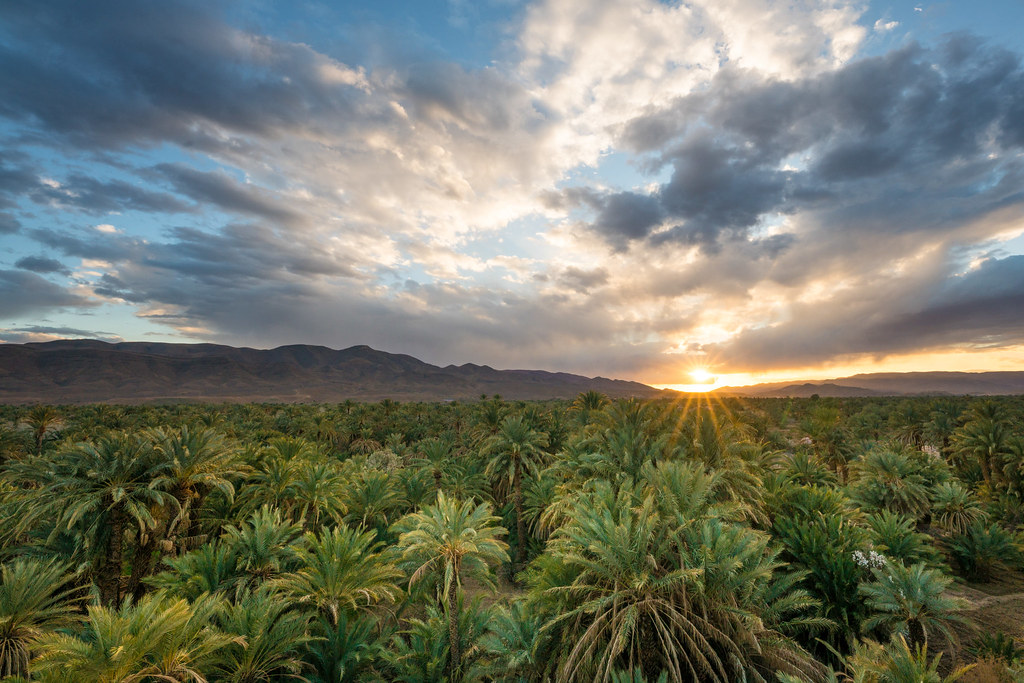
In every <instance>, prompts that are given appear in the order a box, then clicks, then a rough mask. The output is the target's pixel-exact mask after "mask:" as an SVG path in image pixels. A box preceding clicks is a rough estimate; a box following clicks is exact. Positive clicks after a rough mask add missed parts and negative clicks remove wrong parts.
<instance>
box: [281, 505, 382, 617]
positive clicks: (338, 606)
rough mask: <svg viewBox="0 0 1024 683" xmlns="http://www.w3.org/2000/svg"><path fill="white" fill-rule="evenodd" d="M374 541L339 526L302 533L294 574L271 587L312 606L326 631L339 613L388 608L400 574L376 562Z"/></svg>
mask: <svg viewBox="0 0 1024 683" xmlns="http://www.w3.org/2000/svg"><path fill="white" fill-rule="evenodd" d="M375 538H376V534H375V533H374V532H372V531H366V532H361V531H359V530H357V529H350V528H348V527H347V526H344V525H341V526H338V527H335V528H334V529H331V530H327V529H324V530H323V531H322V532H321V534H320V536H316V535H315V534H312V533H309V532H307V533H306V536H305V543H304V545H303V546H301V547H298V548H296V549H295V551H294V552H295V555H296V557H297V559H298V563H299V565H300V568H299V569H298V570H297V571H295V572H291V573H289V574H285V575H284V576H282V577H281V578H280V579H278V580H277V581H276V582H275V585H276V586H277V587H278V588H279V589H280V590H281V591H282V593H284V594H285V595H289V596H292V597H294V598H296V599H297V600H298V601H299V603H300V604H311V605H313V606H315V607H316V609H317V611H318V612H319V613H320V614H322V615H324V617H325V618H326V619H327V620H328V622H329V623H330V624H331V626H332V627H337V626H338V623H339V620H340V619H341V618H342V616H343V614H345V613H349V614H355V613H356V612H358V611H360V610H363V609H365V608H367V607H371V606H373V605H376V604H378V603H390V602H393V601H394V599H395V597H396V596H397V595H398V592H399V590H398V586H397V584H396V583H395V581H396V580H397V579H398V578H400V577H401V576H402V572H401V571H399V570H398V569H397V568H396V567H395V566H394V565H393V564H391V563H390V562H387V561H386V560H385V559H384V558H383V557H382V555H381V553H380V552H379V549H380V544H379V543H377V542H376V541H375Z"/></svg>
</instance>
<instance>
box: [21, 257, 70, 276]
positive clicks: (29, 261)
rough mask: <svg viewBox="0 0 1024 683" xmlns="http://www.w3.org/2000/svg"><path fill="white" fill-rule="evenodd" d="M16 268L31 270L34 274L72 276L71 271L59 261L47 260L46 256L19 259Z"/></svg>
mask: <svg viewBox="0 0 1024 683" xmlns="http://www.w3.org/2000/svg"><path fill="white" fill-rule="evenodd" d="M14 266H15V268H21V269H22V270H30V271H32V272H33V273H43V274H46V273H60V274H62V275H70V274H71V271H70V270H69V269H68V267H67V266H65V265H64V264H63V263H61V262H60V261H58V260H57V259H52V258H47V257H45V256H25V257H24V258H20V259H18V260H17V261H16V262H15V264H14Z"/></svg>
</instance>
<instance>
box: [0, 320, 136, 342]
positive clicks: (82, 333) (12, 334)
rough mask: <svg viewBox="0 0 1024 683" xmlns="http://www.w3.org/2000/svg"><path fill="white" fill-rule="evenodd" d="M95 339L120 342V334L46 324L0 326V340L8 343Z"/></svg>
mask: <svg viewBox="0 0 1024 683" xmlns="http://www.w3.org/2000/svg"><path fill="white" fill-rule="evenodd" d="M69 338H75V339H97V340H99V341H105V342H110V343H117V342H122V341H124V339H122V338H121V337H120V336H118V335H116V334H114V333H112V332H94V331H91V330H80V329H78V328H75V327H53V326H47V325H26V326H24V327H10V328H0V341H4V342H7V343H9V344H26V343H29V342H47V341H54V340H56V339H69Z"/></svg>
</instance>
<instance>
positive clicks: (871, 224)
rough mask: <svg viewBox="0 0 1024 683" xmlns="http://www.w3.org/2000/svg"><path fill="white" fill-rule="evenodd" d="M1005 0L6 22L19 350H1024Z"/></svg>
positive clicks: (707, 355)
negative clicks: (197, 346) (154, 346)
mask: <svg viewBox="0 0 1024 683" xmlns="http://www.w3.org/2000/svg"><path fill="white" fill-rule="evenodd" d="M1021 26H1024V5H1022V3H1021V2H1019V0H1006V1H1004V2H994V1H992V2H982V3H970V4H968V3H956V2H945V3H930V2H922V3H918V4H914V3H903V2H888V3H887V2H872V3H862V2H839V1H835V2H795V3H776V2H768V1H767V0H727V1H723V0H714V1H712V0H702V1H699V2H693V3H687V4H679V3H659V2H629V3H626V2H618V1H612V2H604V1H595V2H586V3H583V2H577V1H575V0H551V1H542V2H531V3H521V2H515V1H514V0H505V1H498V0H495V1H488V2H476V3H473V2H465V1H464V0H452V1H450V2H447V3H445V2H408V3H401V2H375V3H337V4H336V3H326V2H325V3H315V2H303V3H262V2H245V3H243V2H234V3H233V2H229V3H206V2H195V3H185V2H164V3H148V2H147V3H143V2H134V1H133V2H122V3H118V2H91V3H87V4H83V3H80V2H70V1H69V2H56V1H55V2H45V3H40V2H35V1H26V2H20V1H17V0H5V1H4V2H3V3H0V92H2V94H3V96H2V97H0V339H2V340H4V341H7V342H25V341H45V340H48V339H56V338H67V337H90V338H98V339H104V340H117V341H119V340H159V341H183V342H184V341H188V342H195V341H210V342H217V343H224V344H231V345H236V346H239V345H245V346H253V347H257V348H268V347H273V346H278V345H282V344H294V343H305V344H322V345H325V346H330V347H332V348H344V347H347V346H351V345H356V344H367V345H370V346H372V347H374V348H377V349H383V350H386V351H390V352H397V353H408V354H411V355H414V356H416V357H418V358H422V359H423V360H426V361H429V362H431V363H438V364H445V363H465V362H475V363H487V364H490V365H493V366H495V367H505V368H508V367H523V368H538V369H548V370H562V371H569V372H578V373H582V374H587V375H604V376H610V377H621V378H626V379H635V380H639V381H643V382H646V383H650V384H687V383H690V382H692V381H694V380H695V379H697V380H699V379H701V378H694V377H692V376H691V375H690V371H692V370H694V369H696V368H707V369H709V370H710V373H711V374H710V375H709V376H708V377H707V378H705V379H706V381H708V382H711V381H714V380H715V378H718V381H719V382H722V381H733V382H737V383H741V382H744V381H751V380H755V379H758V380H759V379H764V380H772V379H780V378H786V379H788V378H799V377H808V376H812V375H815V376H819V377H821V376H839V375H842V374H851V373H854V372H859V371H879V370H897V371H909V370H939V369H943V370H947V369H948V370H1009V369H1019V368H1021V367H1022V362H1024V316H1022V315H1021V312H1022V311H1024V68H1022V64H1021V51H1022V48H1021V41H1020V37H1019V30H1020V27H1021Z"/></svg>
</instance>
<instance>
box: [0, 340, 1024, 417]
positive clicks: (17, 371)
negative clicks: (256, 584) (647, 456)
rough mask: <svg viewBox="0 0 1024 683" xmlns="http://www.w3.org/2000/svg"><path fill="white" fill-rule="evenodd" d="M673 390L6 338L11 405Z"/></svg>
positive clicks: (803, 391)
mask: <svg viewBox="0 0 1024 683" xmlns="http://www.w3.org/2000/svg"><path fill="white" fill-rule="evenodd" d="M591 389H593V390H595V391H599V392H601V393H603V394H606V395H607V396H611V397H613V398H621V397H627V396H636V397H639V398H658V397H672V396H676V395H677V394H676V393H675V392H672V391H665V390H660V389H655V388H654V387H650V386H647V385H646V384H641V383H639V382H630V381H625V380H616V379H607V378H604V377H593V378H591V377H583V376H581V375H573V374H569V373H564V372H545V371H541V370H495V369H494V368H491V367H488V366H486V365H474V364H472V363H466V364H464V365H458V366H456V365H448V366H446V367H438V366H436V365H430V364H429V363H424V362H423V361H421V360H418V359H416V358H413V357H412V356H406V355H402V354H394V353H387V352H384V351H377V350H375V349H371V348H370V347H368V346H353V347H351V348H347V349H342V350H340V351H339V350H334V349H329V348H327V347H324V346H307V345H292V346H281V347H278V348H276V349H250V348H235V347H231V346H221V345H217V344H167V343H155V342H153V343H151V342H122V343H117V344H111V343H107V342H102V341H96V340H87V339H73V340H60V341H52V342H41V343H28V344H0V403H34V402H44V403H148V402H171V401H177V402H183V401H207V402H272V403H299V402H335V401H344V400H346V399H353V400H357V401H379V400H382V399H385V398H390V399H393V400H397V401H443V400H447V399H452V400H455V399H458V400H465V399H476V398H479V397H480V396H481V395H482V394H488V395H494V394H500V395H501V396H503V397H505V398H509V399H547V398H572V397H574V396H576V395H577V394H579V393H580V392H583V391H588V390H591ZM714 393H715V394H717V395H722V396H725V395H735V396H749V397H777V396H793V397H809V396H813V395H815V394H817V395H818V396H841V397H851V396H904V395H906V396H913V395H963V394H971V395H1000V394H1022V393H1024V372H980V373H967V372H904V373H874V374H862V375H853V376H852V377H843V378H838V379H829V380H821V381H811V382H803V383H793V382H776V383H773V384H757V385H752V386H745V387H722V388H720V389H717V390H716V391H715V392H714Z"/></svg>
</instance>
